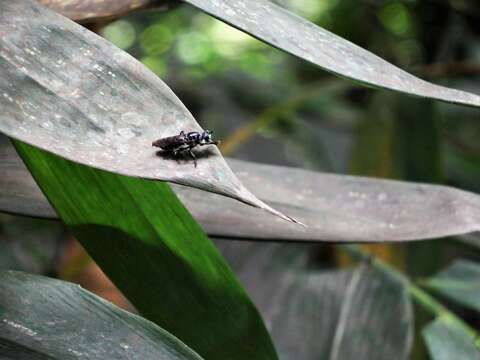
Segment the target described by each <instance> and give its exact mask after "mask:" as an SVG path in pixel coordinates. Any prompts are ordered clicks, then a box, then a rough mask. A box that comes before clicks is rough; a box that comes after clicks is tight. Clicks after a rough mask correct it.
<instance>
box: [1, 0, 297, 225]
mask: <svg viewBox="0 0 480 360" xmlns="http://www.w3.org/2000/svg"><path fill="white" fill-rule="evenodd" d="M0 107H1V108H2V112H1V113H0V132H3V133H5V134H6V135H8V136H10V137H13V138H16V139H18V140H21V141H23V142H26V143H28V144H31V145H35V146H37V147H39V148H41V149H44V150H47V151H49V152H52V153H54V154H57V155H59V156H62V157H64V158H66V159H69V160H73V161H76V162H78V163H82V164H86V165H89V166H92V167H96V168H100V169H103V170H108V171H111V172H114V173H118V174H123V175H128V176H133V177H141V178H147V179H156V180H164V181H170V182H175V183H179V184H183V185H187V186H193V187H197V188H200V189H203V190H207V191H213V192H217V193H221V194H223V195H225V196H229V197H233V198H235V199H237V200H240V201H242V202H244V203H247V204H250V205H253V206H257V207H261V208H264V209H266V210H268V211H270V212H272V213H274V214H276V215H278V216H281V217H283V218H285V219H289V218H288V217H286V216H284V215H282V214H279V213H278V212H276V211H275V210H273V209H272V208H270V207H268V206H267V205H265V204H263V203H262V202H261V201H259V200H258V199H257V198H255V197H254V196H253V195H252V194H251V193H250V192H249V191H248V190H247V189H245V187H243V185H242V184H241V183H240V182H239V180H238V179H237V178H236V177H235V175H234V174H233V173H232V171H231V170H230V169H229V168H228V166H227V165H226V163H225V161H224V160H223V158H222V156H221V155H220V152H219V151H218V149H217V148H216V147H215V146H213V145H210V146H208V147H207V148H206V149H201V150H197V157H198V166H197V167H195V166H194V163H193V161H191V159H189V158H188V157H184V158H182V157H180V158H175V157H173V156H172V155H169V154H167V153H165V152H161V151H157V150H158V148H154V147H152V142H153V141H155V140H156V139H159V138H163V137H168V136H174V135H178V134H179V132H180V131H181V130H183V131H185V132H189V131H202V129H201V128H200V126H199V125H198V124H197V122H196V121H195V119H194V118H193V117H192V115H191V114H190V113H189V112H188V110H187V109H186V108H185V106H184V105H183V104H182V103H181V102H180V100H179V99H178V98H177V97H176V96H175V94H174V93H173V92H172V91H171V90H170V89H169V88H168V86H167V85H166V84H165V83H163V82H162V81H161V80H160V79H158V78H157V77H156V76H155V75H154V74H153V73H152V72H150V71H149V70H147V69H146V68H145V67H144V66H143V65H142V64H141V63H140V62H138V61H137V60H135V59H134V58H132V57H131V56H130V55H128V54H127V53H125V52H123V51H122V50H120V49H118V48H116V47H115V46H114V45H112V44H110V43H109V42H107V41H106V40H104V39H102V38H100V37H99V36H97V35H96V34H94V33H92V32H90V31H88V30H86V29H85V28H83V27H81V26H80V25H77V24H75V23H74V22H72V21H71V20H69V19H67V18H65V17H63V16H61V15H58V14H56V13H54V12H53V11H51V10H49V9H46V8H44V7H42V6H41V5H39V4H37V3H36V2H34V1H33V0H19V1H2V2H0ZM289 220H291V219H289Z"/></svg>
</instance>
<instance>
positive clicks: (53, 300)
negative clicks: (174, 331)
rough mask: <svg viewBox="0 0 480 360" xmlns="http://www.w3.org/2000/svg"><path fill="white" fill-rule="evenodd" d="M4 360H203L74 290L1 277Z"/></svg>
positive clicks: (21, 276)
mask: <svg viewBox="0 0 480 360" xmlns="http://www.w3.org/2000/svg"><path fill="white" fill-rule="evenodd" d="M0 357H1V358H2V359H26V360H27V359H28V360H30V359H39V360H40V359H41V360H44V359H59V360H66V359H80V358H82V359H83V358H85V359H154V358H155V359H165V360H177V359H201V357H200V356H198V355H197V354H196V353H195V352H193V351H192V350H191V349H189V348H188V347H187V346H186V345H185V344H183V343H182V342H181V341H179V340H178V339H177V338H175V337H174V336H172V335H171V334H169V333H168V332H166V331H165V330H163V329H162V328H160V327H158V326H156V325H155V324H154V323H152V322H150V321H148V320H145V319H143V318H141V317H140V316H136V315H133V314H130V313H129V312H127V311H124V310H122V309H120V308H117V307H116V306H114V305H112V304H110V303H108V302H106V301H105V300H103V299H101V298H99V297H98V296H95V295H93V294H92V293H90V292H88V291H85V290H83V289H81V288H80V286H78V285H73V284H70V283H67V282H64V281H59V280H53V279H49V278H46V277H42V276H37V275H29V274H26V273H21V272H16V271H1V272H0Z"/></svg>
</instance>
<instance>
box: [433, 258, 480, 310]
mask: <svg viewBox="0 0 480 360" xmlns="http://www.w3.org/2000/svg"><path fill="white" fill-rule="evenodd" d="M427 285H428V287H430V288H431V289H433V290H435V291H437V292H438V293H440V294H442V295H443V296H445V297H447V298H449V299H450V300H453V301H455V302H457V303H459V304H462V305H464V306H466V307H468V308H471V309H473V310H476V311H480V264H479V263H477V262H474V261H470V260H457V261H455V262H454V263H453V264H452V265H450V266H449V267H447V268H446V269H444V270H442V271H440V272H439V273H438V274H436V275H435V276H433V277H431V278H430V279H428V281H427Z"/></svg>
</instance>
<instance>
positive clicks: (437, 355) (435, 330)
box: [423, 320, 480, 360]
mask: <svg viewBox="0 0 480 360" xmlns="http://www.w3.org/2000/svg"><path fill="white" fill-rule="evenodd" d="M423 337H424V339H425V342H426V344H427V347H428V351H429V353H430V356H431V357H432V360H451V359H456V360H479V359H480V352H479V351H478V349H476V348H475V344H474V341H473V340H472V339H470V338H469V337H468V336H467V335H465V334H464V333H463V332H462V331H461V330H460V329H457V328H455V327H454V326H446V325H445V324H444V322H441V321H439V320H437V321H434V322H432V323H431V324H429V325H428V326H427V327H426V328H425V329H424V330H423Z"/></svg>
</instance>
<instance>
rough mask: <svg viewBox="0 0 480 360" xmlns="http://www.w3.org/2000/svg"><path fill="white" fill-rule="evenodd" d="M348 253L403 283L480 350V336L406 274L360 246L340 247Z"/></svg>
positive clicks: (443, 320) (417, 297) (436, 314)
mask: <svg viewBox="0 0 480 360" xmlns="http://www.w3.org/2000/svg"><path fill="white" fill-rule="evenodd" d="M340 248H341V249H343V250H344V251H346V252H347V253H348V254H349V255H350V256H351V257H352V258H354V259H357V260H366V261H368V262H369V263H370V264H371V265H372V266H373V267H374V268H375V269H377V270H379V271H381V272H383V273H384V274H386V275H387V276H390V277H391V278H392V279H394V280H396V281H399V282H401V283H402V284H403V285H404V286H405V288H406V289H407V291H408V293H409V294H410V295H411V296H412V298H413V300H414V301H415V302H417V304H419V305H420V306H422V307H423V308H424V309H425V310H427V311H428V312H430V313H431V314H433V315H434V316H435V317H436V318H437V319H438V320H440V321H442V322H444V323H445V325H447V326H455V327H456V328H457V329H459V330H461V331H463V332H464V333H465V334H466V335H467V336H468V337H470V338H471V339H472V340H473V341H474V342H475V346H476V347H477V348H478V349H480V334H479V333H478V332H477V331H476V330H475V329H474V328H472V327H471V326H470V325H468V324H467V323H466V322H465V321H463V320H462V319H461V318H459V317H458V316H457V315H455V314H454V313H453V312H451V311H450V310H449V309H447V308H446V307H445V306H444V305H443V304H441V303H440V302H439V301H438V300H437V299H435V298H434V297H433V296H432V295H430V294H429V293H428V292H426V291H425V290H423V289H422V288H420V287H419V286H417V285H416V284H414V283H413V282H412V280H411V279H409V278H408V277H407V276H406V275H405V274H403V273H402V272H400V271H398V270H396V269H395V268H393V267H392V266H390V265H388V264H386V263H384V262H383V261H381V260H379V259H378V258H374V257H372V256H371V255H370V254H368V253H366V252H364V251H363V250H362V249H361V247H360V246H358V245H343V246H341V247H340Z"/></svg>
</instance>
